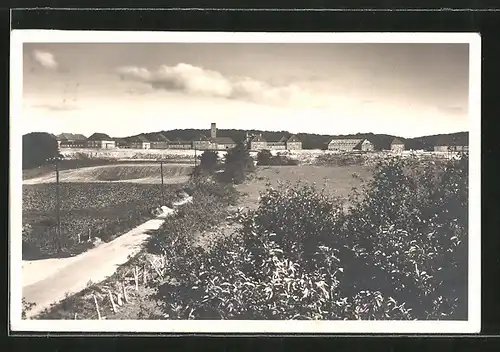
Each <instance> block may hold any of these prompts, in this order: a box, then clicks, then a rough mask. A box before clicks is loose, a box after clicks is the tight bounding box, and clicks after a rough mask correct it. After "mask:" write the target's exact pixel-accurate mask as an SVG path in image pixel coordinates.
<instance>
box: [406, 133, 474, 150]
mask: <svg viewBox="0 0 500 352" xmlns="http://www.w3.org/2000/svg"><path fill="white" fill-rule="evenodd" d="M435 145H469V132H456V133H448V134H435V135H431V136H423V137H417V138H410V139H406V140H405V147H406V149H414V150H419V149H423V150H432V149H433V148H434V146H435Z"/></svg>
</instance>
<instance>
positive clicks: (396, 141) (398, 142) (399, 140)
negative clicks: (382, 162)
mask: <svg viewBox="0 0 500 352" xmlns="http://www.w3.org/2000/svg"><path fill="white" fill-rule="evenodd" d="M393 144H402V145H404V144H405V143H404V142H403V141H402V140H401V139H399V138H394V139H393V140H392V142H391V145H393Z"/></svg>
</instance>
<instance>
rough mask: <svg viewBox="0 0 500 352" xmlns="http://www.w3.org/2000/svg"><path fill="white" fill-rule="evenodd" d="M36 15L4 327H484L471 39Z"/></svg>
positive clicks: (22, 109) (17, 136)
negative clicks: (126, 25)
mask: <svg viewBox="0 0 500 352" xmlns="http://www.w3.org/2000/svg"><path fill="white" fill-rule="evenodd" d="M21 32H30V31H21ZM31 32H33V31H31ZM35 32H36V33H38V34H37V35H35V34H36V33H34V34H33V33H31V34H30V35H25V36H23V35H21V34H22V33H19V36H18V37H17V39H18V40H17V42H16V43H17V44H13V45H14V46H13V49H15V50H19V51H18V56H17V57H16V58H15V59H14V58H13V59H12V60H13V61H12V62H13V65H15V66H13V67H12V70H13V71H12V80H13V82H12V90H13V94H12V99H13V100H12V104H13V110H12V116H11V119H10V124H11V139H12V141H11V143H12V144H11V145H12V147H11V162H12V164H11V174H12V176H11V200H12V204H11V231H10V239H11V254H12V256H11V292H12V296H11V305H12V310H11V315H12V314H14V313H15V312H18V313H19V317H17V316H11V321H14V320H15V321H16V322H17V324H18V325H17V326H19V327H21V326H31V327H32V329H41V330H43V329H44V328H45V329H46V330H51V331H54V330H58V329H61V330H65V329H70V330H71V329H77V331H78V330H80V331H81V330H83V329H86V330H99V329H101V328H99V327H105V326H107V327H110V328H111V329H115V330H114V331H116V329H118V328H117V327H122V328H123V329H128V331H136V330H134V329H139V330H141V331H153V330H154V331H165V332H168V331H186V332H189V331H204V332H211V331H219V332H220V331H223V332H224V331H227V332H239V331H241V332H266V331H278V332H286V331H289V330H287V329H291V331H294V332H301V331H304V332H306V331H307V332H314V329H318V331H321V332H331V333H335V332H378V331H382V330H380V329H383V331H384V332H397V331H398V329H400V330H399V331H403V330H404V331H407V332H422V331H424V332H475V331H479V325H478V324H479V297H480V285H479V283H480V281H479V280H480V272H479V265H480V258H479V244H480V218H479V203H480V198H479V183H478V182H479V172H480V171H479V169H478V166H479V156H480V154H479V153H480V151H479V148H480V132H479V131H480V129H479V125H480V111H479V104H480V101H479V100H478V99H479V87H480V77H479V72H480V67H479V62H480V50H479V40H480V39H479V36H476V35H474V34H469V35H467V34H465V35H462V36H461V35H460V34H455V35H453V34H450V35H448V36H447V35H444V34H443V35H441V36H439V34H437V33H435V34H430V35H428V36H426V35H418V34H410V33H408V34H400V35H399V36H394V35H393V36H391V35H389V34H386V35H384V34H378V36H377V35H374V36H370V35H369V34H367V33H366V34H360V35H359V36H357V37H356V36H352V35H351V36H349V37H346V36H342V34H336V35H335V34H327V33H325V34H323V35H320V36H319V37H314V35H313V34H308V35H307V34H306V35H305V36H304V37H301V36H300V35H296V34H293V33H290V34H284V33H275V34H270V33H269V34H266V33H260V34H259V35H256V36H251V35H249V33H247V34H244V33H241V34H234V33H232V34H230V33H227V34H226V35H224V34H223V33H218V34H215V33H214V34H212V36H210V33H205V34H203V35H202V34H199V36H196V33H190V34H187V33H185V35H184V36H183V35H182V33H177V34H173V33H156V34H155V35H151V36H150V37H148V36H147V35H146V33H142V37H139V36H140V35H141V33H127V32H121V33H120V32H115V33H114V35H113V36H111V35H110V36H109V38H107V37H106V33H104V34H102V33H93V34H92V32H83V33H82V32H77V33H76V34H75V33H74V32H73V33H72V32H64V31H58V32H52V31H35ZM85 33H87V36H85ZM77 34H78V35H77ZM108 34H109V33H108ZM160 35H163V37H160ZM412 36H413V37H412ZM138 38H143V40H142V41H141V40H139V39H138ZM158 38H162V39H161V40H160V39H158ZM305 38H308V39H305ZM315 38H316V39H315ZM346 38H347V39H346ZM349 38H350V39H349ZM356 38H357V39H356ZM14 54H15V51H14V50H13V54H12V55H14ZM14 61H16V63H15V64H14ZM473 66H474V67H473ZM16 70H17V71H16ZM474 75H476V76H474ZM14 80H17V81H16V82H17V85H15V82H14ZM474 170H475V171H474ZM472 197H475V198H472ZM471 199H473V200H471ZM472 206H473V207H474V208H477V209H476V210H474V209H471V207H472ZM469 229H470V230H469ZM16 307H17V308H16ZM422 321H424V322H427V323H428V325H423V324H422ZM146 322H147V323H148V324H150V325H144V323H146ZM311 322H314V323H315V324H324V325H311ZM389 322H394V324H393V325H388V324H387V323H389ZM84 323H85V324H87V325H85V326H86V327H83V326H84V325H83V324H84ZM126 323H127V324H128V325H127V327H125V325H124V324H126ZM329 323H333V325H328V324H329ZM367 323H368V324H367ZM23 324H25V325H23ZM29 324H32V325H29ZM73 324H75V325H73ZM100 324H101V325H100ZM141 324H142V325H141ZM154 324H157V325H155V326H156V327H153V326H154ZM158 324H159V325H158ZM189 324H192V325H189ZM245 324H247V325H245ZM273 324H275V325H273ZM300 324H303V325H300ZM343 324H345V326H346V327H345V328H344V327H343V326H344V325H343ZM349 324H351V325H349ZM356 324H358V325H356ZM398 324H401V325H399V328H398ZM405 324H406V325H405ZM412 324H414V325H412ZM433 324H434V325H433ZM446 324H448V325H446ZM453 324H455V325H453ZM72 326H73V328H72ZM146 326H151V327H152V328H151V329H149V330H148V329H147V327H146ZM273 326H274V327H273ZM301 326H302V327H301ZM315 326H316V328H315ZM378 326H380V328H379V327H378ZM76 327H79V328H76ZM82 327H83V328H82ZM191 327H192V328H191ZM238 327H239V328H238ZM103 329H105V328H103ZM162 329H163V330H162ZM346 329H347V330H346ZM401 329H403V330H401Z"/></svg>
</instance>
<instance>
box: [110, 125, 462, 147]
mask: <svg viewBox="0 0 500 352" xmlns="http://www.w3.org/2000/svg"><path fill="white" fill-rule="evenodd" d="M247 132H248V133H250V134H262V136H263V137H264V138H265V139H266V140H267V141H278V140H280V139H281V138H282V137H286V138H289V137H290V136H291V135H292V133H290V132H288V131H262V130H248V131H247V130H236V129H217V136H219V137H230V138H231V139H232V140H234V141H235V142H236V143H238V142H241V141H243V140H244V139H245V136H246V133H247ZM160 134H162V135H163V136H165V137H167V138H168V139H169V140H171V141H174V140H183V141H191V140H195V139H197V138H199V137H200V135H205V136H209V134H210V131H209V130H207V129H176V130H170V131H159V132H150V133H141V134H137V135H133V136H129V137H124V138H119V139H121V140H128V139H132V138H134V137H137V136H145V137H146V138H148V139H149V140H151V141H158V140H162V138H161V137H159V135H160ZM297 136H298V137H299V138H300V140H301V141H302V148H304V149H326V148H327V145H328V142H330V140H331V139H333V138H346V137H347V138H349V137H352V138H366V139H368V140H369V141H370V142H372V143H373V145H374V146H375V149H376V150H387V149H390V146H391V142H392V141H393V139H394V138H398V139H400V140H402V141H404V143H405V148H406V149H413V150H420V149H423V150H432V149H433V148H434V146H435V145H439V144H441V145H443V144H448V145H468V144H469V133H468V132H457V133H449V134H437V135H430V136H422V137H416V138H404V137H400V136H393V135H388V134H376V133H357V134H349V135H324V134H314V133H298V134H297Z"/></svg>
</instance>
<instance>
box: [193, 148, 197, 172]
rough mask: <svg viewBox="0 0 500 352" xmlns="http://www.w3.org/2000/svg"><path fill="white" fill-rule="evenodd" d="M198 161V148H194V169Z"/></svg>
mask: <svg viewBox="0 0 500 352" xmlns="http://www.w3.org/2000/svg"><path fill="white" fill-rule="evenodd" d="M196 164H197V161H196V148H194V167H196Z"/></svg>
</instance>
